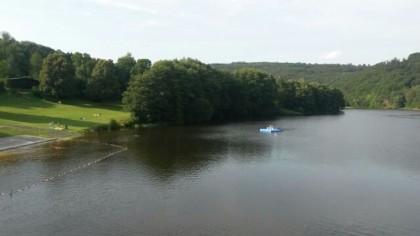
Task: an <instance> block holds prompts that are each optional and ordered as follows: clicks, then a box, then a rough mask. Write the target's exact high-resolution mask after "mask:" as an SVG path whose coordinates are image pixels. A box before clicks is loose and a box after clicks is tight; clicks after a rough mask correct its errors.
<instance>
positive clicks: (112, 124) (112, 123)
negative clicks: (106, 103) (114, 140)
mask: <svg viewBox="0 0 420 236" xmlns="http://www.w3.org/2000/svg"><path fill="white" fill-rule="evenodd" d="M121 127H122V126H121V125H120V124H119V123H118V122H117V121H116V120H115V119H111V120H110V121H109V126H108V129H109V130H117V129H121Z"/></svg>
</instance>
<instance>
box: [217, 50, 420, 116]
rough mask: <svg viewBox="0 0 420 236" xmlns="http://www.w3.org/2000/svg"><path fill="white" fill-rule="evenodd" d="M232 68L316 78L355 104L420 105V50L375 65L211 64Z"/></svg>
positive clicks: (370, 105) (292, 78)
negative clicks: (406, 56)
mask: <svg viewBox="0 0 420 236" xmlns="http://www.w3.org/2000/svg"><path fill="white" fill-rule="evenodd" d="M212 66H213V67H214V68H217V69H221V70H227V71H233V70H235V69H238V68H243V67H252V68H256V69H259V70H262V71H265V72H267V73H270V74H272V75H273V76H274V77H275V78H276V79H285V80H299V79H304V80H306V81H316V82H320V83H322V84H325V85H329V86H332V87H335V88H338V89H340V90H341V91H342V92H343V94H344V97H345V99H346V102H347V105H349V106H352V107H356V108H386V109H394V108H406V109H420V53H414V54H411V55H410V56H409V57H408V58H407V59H404V60H402V61H400V60H398V59H392V60H390V61H386V62H381V63H378V64H376V65H373V66H366V65H359V66H355V65H339V64H305V63H273V62H252V63H245V62H235V63H230V64H212Z"/></svg>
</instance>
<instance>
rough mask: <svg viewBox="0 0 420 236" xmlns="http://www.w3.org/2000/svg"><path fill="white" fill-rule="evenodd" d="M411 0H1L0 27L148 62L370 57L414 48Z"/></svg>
mask: <svg viewBox="0 0 420 236" xmlns="http://www.w3.org/2000/svg"><path fill="white" fill-rule="evenodd" d="M419 9H420V1H419V0H398V1H396V0H337V1H333V0H288V1H282V0H195V1H193V0H1V3H0V31H6V32H8V33H10V34H11V35H12V36H13V37H14V38H15V39H16V40H19V41H24V40H25V41H32V42H36V43H38V44H42V45H45V46H49V47H51V48H54V49H60V50H62V51H64V52H84V53H89V54H90V55H91V56H92V57H96V58H103V59H113V60H116V59H117V58H119V57H121V56H124V55H125V54H126V53H127V52H130V53H131V54H132V55H133V56H134V57H135V58H136V59H138V58H147V59H150V60H152V61H153V62H155V61H158V60H163V59H180V58H184V57H191V58H195V59H198V60H200V61H202V62H204V63H230V62H238V61H242V62H262V61H264V62H303V63H319V64H321V63H340V64H349V63H351V64H354V65H359V64H376V63H379V62H382V61H386V60H391V59H393V58H398V59H402V58H407V57H408V55H409V54H411V53H414V52H420V14H419Z"/></svg>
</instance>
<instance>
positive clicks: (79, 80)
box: [71, 52, 96, 97]
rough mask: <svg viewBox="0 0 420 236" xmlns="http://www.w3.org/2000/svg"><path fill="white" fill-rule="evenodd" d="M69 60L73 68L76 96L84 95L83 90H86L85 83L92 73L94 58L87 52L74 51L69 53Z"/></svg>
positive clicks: (94, 63)
mask: <svg viewBox="0 0 420 236" xmlns="http://www.w3.org/2000/svg"><path fill="white" fill-rule="evenodd" d="M71 60H72V62H73V66H74V68H75V79H76V88H77V93H78V94H76V96H77V97H82V96H84V94H83V91H85V90H86V84H87V81H88V80H89V78H90V76H91V75H92V71H93V68H94V67H95V65H96V59H94V58H92V57H91V56H90V55H89V54H87V53H80V52H76V53H74V54H72V55H71Z"/></svg>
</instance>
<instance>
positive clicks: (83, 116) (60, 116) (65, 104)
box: [0, 94, 130, 137]
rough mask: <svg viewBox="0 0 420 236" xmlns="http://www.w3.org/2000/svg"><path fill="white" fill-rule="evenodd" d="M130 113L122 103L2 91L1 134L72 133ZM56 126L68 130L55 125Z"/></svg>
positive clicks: (79, 132)
mask: <svg viewBox="0 0 420 236" xmlns="http://www.w3.org/2000/svg"><path fill="white" fill-rule="evenodd" d="M129 118H130V114H129V113H127V112H123V111H122V105H121V104H106V105H105V104H98V103H92V102H87V101H80V100H61V104H60V103H59V101H58V100H55V101H53V100H43V99H41V98H36V97H33V96H32V95H30V94H14V95H12V94H2V95H0V137H7V136H12V135H23V134H26V135H38V136H45V137H72V136H77V135H80V134H82V133H83V131H85V130H87V129H90V128H94V127H96V126H99V125H103V124H108V123H109V121H110V120H111V119H115V120H116V121H117V122H119V123H122V122H123V121H126V120H128V119H129ZM51 122H54V124H55V125H54V126H53V127H57V126H58V125H57V124H60V125H59V127H61V128H64V126H65V125H67V126H68V129H67V130H62V131H59V130H56V129H52V128H51V126H50V125H49V123H51Z"/></svg>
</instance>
